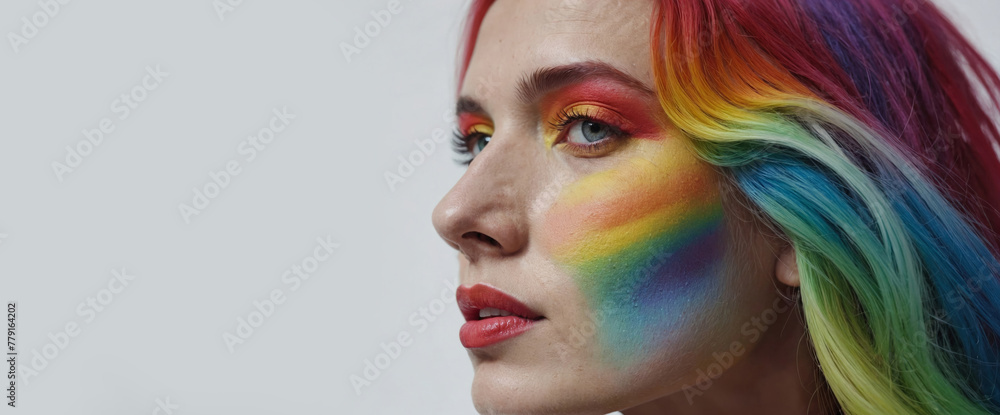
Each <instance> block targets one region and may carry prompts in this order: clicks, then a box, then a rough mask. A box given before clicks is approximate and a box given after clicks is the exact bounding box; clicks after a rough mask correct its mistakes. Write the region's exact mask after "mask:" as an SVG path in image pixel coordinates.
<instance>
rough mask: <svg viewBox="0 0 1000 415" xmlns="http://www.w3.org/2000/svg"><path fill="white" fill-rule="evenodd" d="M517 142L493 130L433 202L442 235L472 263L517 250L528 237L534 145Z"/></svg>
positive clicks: (434, 215) (520, 248)
mask: <svg viewBox="0 0 1000 415" xmlns="http://www.w3.org/2000/svg"><path fill="white" fill-rule="evenodd" d="M519 144H520V145H515V143H514V141H513V140H508V139H504V138H503V137H500V136H498V135H495V136H494V137H493V139H492V140H491V142H490V144H489V145H487V146H486V147H485V148H484V149H483V150H482V152H480V153H479V155H477V156H476V158H475V159H474V160H473V161H472V163H470V164H469V167H468V170H466V171H465V174H464V175H462V178H461V179H459V181H458V183H456V184H455V186H454V187H452V189H451V190H450V191H449V192H448V194H446V195H445V196H444V198H443V199H441V201H440V202H439V203H438V205H437V206H436V207H435V208H434V212H433V215H432V221H433V222H434V228H435V229H436V230H437V232H438V235H440V236H441V238H442V239H444V240H445V242H447V243H448V244H449V245H451V247H452V248H455V249H457V250H458V251H459V252H461V253H462V254H463V255H465V257H466V258H467V259H468V260H469V262H470V263H475V262H476V261H477V260H480V259H483V258H487V257H489V258H502V257H508V256H513V255H516V254H517V253H519V252H521V250H522V249H524V247H525V245H526V243H527V240H528V223H527V210H528V209H526V207H525V204H526V203H525V201H526V200H527V198H526V197H527V195H529V194H530V193H531V191H532V190H531V188H530V187H531V178H530V175H531V173H530V162H529V161H528V160H529V159H530V155H528V154H524V153H525V148H526V147H530V146H528V145H525V144H527V143H519Z"/></svg>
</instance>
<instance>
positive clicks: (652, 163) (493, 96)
mask: <svg viewBox="0 0 1000 415" xmlns="http://www.w3.org/2000/svg"><path fill="white" fill-rule="evenodd" d="M652 8H653V2H651V1H630V2H617V3H611V2H607V1H585V0H573V1H566V0H562V1H555V0H553V1H539V0H523V1H519V0H502V1H498V2H497V3H496V4H495V5H494V6H493V7H492V8H491V9H490V11H489V12H488V14H487V15H486V18H485V19H484V21H483V24H482V27H481V30H480V32H479V37H478V39H477V42H476V45H475V52H474V54H473V57H472V61H471V63H470V65H469V69H468V72H467V74H466V77H465V78H464V82H463V84H462V86H461V90H460V95H461V96H462V97H464V98H465V99H466V100H467V101H468V100H471V101H474V102H476V103H477V104H478V105H479V106H480V107H481V108H478V109H475V110H474V111H469V108H468V107H467V106H466V107H465V108H462V107H460V108H459V110H460V111H459V114H458V117H459V120H460V129H461V130H464V132H470V131H474V132H479V133H484V134H489V135H491V136H492V137H491V139H490V141H489V144H488V145H486V146H485V147H484V148H483V150H482V152H480V153H479V154H477V155H476V156H475V158H474V159H473V161H472V162H471V164H470V165H469V167H468V170H467V171H466V172H465V174H464V175H463V177H462V178H461V179H460V180H459V182H458V183H457V184H456V185H455V186H454V188H452V190H451V191H450V192H449V193H448V194H447V195H446V196H445V197H444V198H443V199H442V200H441V202H440V203H439V204H438V206H437V207H436V209H435V210H434V214H433V222H434V226H435V228H436V229H437V231H438V233H439V234H440V235H441V237H442V238H443V239H444V240H445V241H446V242H447V243H448V244H449V245H451V246H452V247H454V248H455V249H457V250H458V251H459V252H460V255H459V265H460V267H459V268H460V281H461V283H462V284H463V285H467V286H469V285H473V284H477V283H486V284H490V285H492V286H494V287H497V288H499V289H500V290H502V291H504V292H506V293H507V294H510V295H512V296H514V297H515V298H517V299H519V300H520V301H521V302H523V303H524V304H526V305H527V306H528V307H529V308H531V309H533V310H534V311H536V312H538V313H539V314H541V315H543V316H544V319H543V320H541V321H539V322H537V323H536V324H535V325H534V327H533V328H531V329H530V330H529V331H527V332H526V333H524V334H522V335H520V336H518V337H515V338H512V339H509V340H506V341H504V342H501V343H498V344H495V345H492V346H488V347H484V348H476V349H469V356H470V358H471V360H472V363H473V366H474V369H475V377H474V380H473V385H472V395H473V401H474V403H475V405H476V408H477V410H478V411H479V412H481V413H486V414H494V413H495V414H501V413H503V414H507V413H509V414H560V413H565V414H604V413H608V412H613V411H619V410H620V411H623V412H624V413H625V414H626V415H633V414H653V413H671V414H702V413H703V414H715V413H761V414H765V413H766V414H784V413H795V414H803V413H818V412H819V411H818V409H817V402H816V399H815V396H814V394H815V390H816V389H817V387H816V380H817V375H816V373H815V364H814V363H813V362H812V360H811V354H810V351H809V349H808V346H807V344H806V342H805V339H806V337H805V331H804V328H803V325H802V321H801V317H800V316H799V313H798V310H797V309H795V308H794V307H796V302H795V301H794V299H792V300H790V299H788V298H786V297H787V296H788V294H787V293H788V292H790V291H791V290H789V288H790V286H796V285H797V284H798V274H797V270H796V269H795V266H794V253H793V251H792V250H791V249H790V248H788V247H787V244H785V243H784V242H782V240H781V238H778V237H776V236H775V235H774V234H773V233H771V232H769V231H768V230H767V229H766V227H764V226H762V225H761V224H760V223H759V222H758V221H757V220H756V219H754V218H755V217H754V216H753V215H751V214H750V213H749V212H747V211H746V210H745V208H744V206H745V203H744V202H742V201H741V200H740V199H739V195H738V194H734V193H733V192H729V191H727V190H726V189H727V188H726V186H725V183H724V180H723V178H722V176H721V174H720V173H719V172H718V170H717V169H715V168H714V167H712V166H710V165H708V164H706V163H704V162H702V161H701V160H699V159H698V158H697V157H696V156H695V155H694V153H693V152H692V151H691V149H690V146H689V144H690V143H687V142H685V140H684V138H683V137H682V136H681V135H680V134H679V132H677V131H676V129H674V128H673V127H672V126H670V124H669V123H668V122H667V120H666V119H665V118H664V116H663V114H662V111H661V110H660V109H659V104H658V101H657V99H656V97H655V95H653V94H649V93H648V92H649V91H652V90H653V85H654V83H653V77H652V71H651V69H650V67H649V65H650V52H649V43H648V42H649V36H648V35H649V16H650V15H651V13H652V10H653V9H652ZM581 64H586V65H598V66H601V67H602V68H605V69H607V68H610V69H611V70H613V71H615V72H618V73H620V74H624V75H627V76H628V77H629V78H631V79H632V80H634V83H628V82H618V81H619V79H618V78H615V79H611V78H613V77H608V76H604V75H606V74H603V72H601V71H598V72H600V73H598V75H592V76H587V77H582V79H575V80H573V81H572V82H568V83H563V84H560V85H559V86H558V87H557V88H554V89H551V90H549V89H547V90H540V91H539V90H536V91H534V92H535V93H534V94H527V93H525V90H524V88H519V83H521V82H522V81H523V80H524V79H527V78H530V77H531V75H532V74H534V73H537V72H538V71H540V70H544V69H546V68H560V67H566V66H567V65H581ZM604 72H607V71H604ZM644 90H646V91H645V92H644ZM567 107H569V108H578V109H581V111H587V112H588V115H600V116H601V120H600V121H605V120H608V121H613V122H615V123H618V124H621V125H625V126H627V127H628V128H627V131H628V132H629V134H627V135H626V136H624V137H622V138H620V139H618V140H615V142H614V143H612V144H608V145H606V146H604V147H603V149H602V150H600V151H589V152H584V151H581V150H580V149H579V148H577V147H573V146H572V145H569V144H570V143H567V142H566V141H565V140H567V138H568V137H572V136H571V135H568V134H569V133H567V131H573V128H577V131H579V126H576V127H573V126H569V127H566V128H564V129H563V130H561V131H560V130H558V129H556V128H554V127H553V125H552V120H553V118H557V117H558V114H559V112H560V110H565V109H566V108H567ZM576 137H579V136H576ZM685 235H687V236H690V235H696V236H700V237H699V238H688V237H684V236H685ZM699 241H700V242H699ZM636 247H641V249H633V250H632V251H629V250H628V249H625V248H636ZM629 252H633V253H632V254H628V253H629ZM634 252H640V253H639V254H635V253H634ZM673 254H677V255H676V256H675V255H673ZM625 255H631V256H630V257H629V258H633V259H634V258H636V255H638V258H640V259H641V260H636V261H632V263H642V264H643V265H642V266H640V267H639V268H629V267H628V266H619V265H615V264H625V263H628V261H627V260H628V258H625V257H624V256H625ZM650 259H652V261H650ZM595 263H596V264H597V265H596V266H595V265H594V264H595ZM650 264H652V265H650ZM650 281H652V282H650ZM630 300H635V303H634V304H631V301H630ZM736 345H738V346H739V347H738V348H737V347H736ZM737 351H738V353H737ZM719 356H721V358H720V357H719ZM723 366H724V367H723ZM709 374H711V375H712V376H711V377H708V375H709ZM699 385H701V386H699Z"/></svg>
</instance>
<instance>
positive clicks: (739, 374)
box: [622, 312, 836, 415]
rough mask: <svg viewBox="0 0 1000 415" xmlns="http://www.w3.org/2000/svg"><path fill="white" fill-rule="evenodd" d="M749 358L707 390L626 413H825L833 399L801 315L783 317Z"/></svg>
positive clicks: (684, 393) (673, 396) (625, 413)
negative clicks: (817, 362) (824, 380)
mask: <svg viewBox="0 0 1000 415" xmlns="http://www.w3.org/2000/svg"><path fill="white" fill-rule="evenodd" d="M783 314H785V315H784V316H782V317H781V318H780V319H779V320H778V321H777V322H776V324H775V325H773V326H772V328H771V330H768V331H767V332H765V333H764V335H763V336H762V337H761V339H760V341H759V343H758V344H757V345H756V347H754V348H753V349H752V351H751V352H750V354H749V355H747V356H746V357H745V358H743V359H742V360H740V361H739V362H737V363H736V364H734V365H733V367H731V368H729V369H728V370H726V371H725V372H724V373H723V374H722V375H721V376H719V377H718V378H716V379H713V380H712V383H711V386H709V387H707V388H705V389H704V390H702V389H700V388H699V389H693V390H688V391H678V392H676V393H673V394H671V395H668V396H665V397H663V398H659V399H657V400H654V401H651V402H647V403H645V404H642V405H639V406H636V407H633V408H630V409H627V410H624V411H622V414H623V415H653V414H656V415H659V414H670V415H702V414H723V413H727V414H728V413H739V414H747V415H754V414H762V415H763V414H767V415H782V414H795V415H803V414H809V415H821V414H831V413H836V411H834V410H831V409H830V404H831V403H832V402H833V399H832V395H831V394H830V393H829V392H828V391H827V390H826V387H825V386H824V385H823V380H822V374H821V373H819V368H818V366H817V364H816V362H815V359H814V356H813V352H812V346H811V345H810V344H809V337H808V336H807V334H806V331H805V326H804V322H803V320H802V317H801V315H800V313H798V312H792V313H783Z"/></svg>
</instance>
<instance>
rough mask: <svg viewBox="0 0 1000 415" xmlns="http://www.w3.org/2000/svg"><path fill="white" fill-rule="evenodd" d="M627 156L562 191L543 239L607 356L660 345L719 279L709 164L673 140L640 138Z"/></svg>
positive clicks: (616, 360) (720, 247) (634, 355)
mask: <svg viewBox="0 0 1000 415" xmlns="http://www.w3.org/2000/svg"><path fill="white" fill-rule="evenodd" d="M644 141H645V143H644V144H645V146H646V147H649V148H652V149H653V150H652V151H651V152H652V153H654V154H652V156H651V157H650V156H648V154H649V152H647V153H645V154H647V155H646V156H641V157H635V158H631V159H627V160H624V161H622V162H621V163H620V164H618V165H617V166H615V167H613V168H611V169H608V170H604V171H601V172H598V173H594V174H591V175H589V176H585V177H584V178H582V179H580V180H579V181H577V182H575V183H573V184H571V185H570V186H569V187H567V188H565V189H564V191H563V192H562V193H561V194H560V196H559V198H558V199H557V200H556V202H555V203H554V204H553V206H552V208H551V209H550V210H549V211H548V212H547V213H546V216H545V225H544V229H543V233H544V236H543V244H544V246H545V247H546V249H547V250H548V251H549V253H550V255H551V256H552V258H553V259H554V261H555V262H556V263H557V264H559V265H560V266H561V267H562V268H563V269H564V270H566V271H567V272H568V273H569V274H570V275H572V276H573V278H574V279H575V280H576V282H577V284H578V285H579V287H580V290H581V292H582V293H583V295H584V296H585V298H586V300H587V302H588V303H589V305H590V307H591V308H592V309H593V310H594V311H595V312H596V315H597V316H598V317H597V320H598V322H599V324H598V327H599V328H598V334H597V338H598V339H599V341H600V344H601V346H602V347H603V348H604V349H606V350H604V351H605V353H602V356H606V357H607V358H608V359H609V360H610V363H612V364H616V365H629V364H634V363H638V362H640V361H641V360H642V359H643V358H644V357H646V356H648V355H649V354H650V353H652V352H653V351H655V350H659V349H662V348H663V347H664V346H665V345H666V344H668V343H669V340H670V339H671V333H672V332H674V331H675V329H677V328H681V327H683V325H684V324H686V321H690V320H692V319H691V314H692V313H697V312H698V310H703V309H704V307H705V306H706V305H705V304H706V301H708V300H709V298H708V297H709V295H710V294H711V293H712V290H711V287H712V285H713V283H715V282H717V281H719V274H720V272H721V269H722V259H723V255H724V248H725V244H724V232H723V229H724V227H723V226H721V224H722V217H723V213H722V204H721V198H720V193H719V189H718V183H717V182H716V179H715V175H714V172H713V171H712V170H711V168H710V167H709V166H707V165H705V164H703V163H701V162H700V161H698V159H696V157H695V156H694V155H693V154H692V153H690V152H689V151H687V149H686V148H685V147H684V146H683V145H682V143H681V142H680V141H679V140H671V139H664V140H661V141H659V142H652V141H649V140H644Z"/></svg>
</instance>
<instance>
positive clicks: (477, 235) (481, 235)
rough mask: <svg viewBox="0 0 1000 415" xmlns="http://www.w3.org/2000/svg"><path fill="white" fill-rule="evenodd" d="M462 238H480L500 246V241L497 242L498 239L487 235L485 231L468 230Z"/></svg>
mask: <svg viewBox="0 0 1000 415" xmlns="http://www.w3.org/2000/svg"><path fill="white" fill-rule="evenodd" d="M462 238H475V239H478V240H480V241H483V242H486V243H488V244H490V245H493V246H495V247H497V248H500V242H497V240H496V239H493V238H491V237H489V236H488V235H486V234H484V233H481V232H475V231H473V232H466V233H464V234H462Z"/></svg>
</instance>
